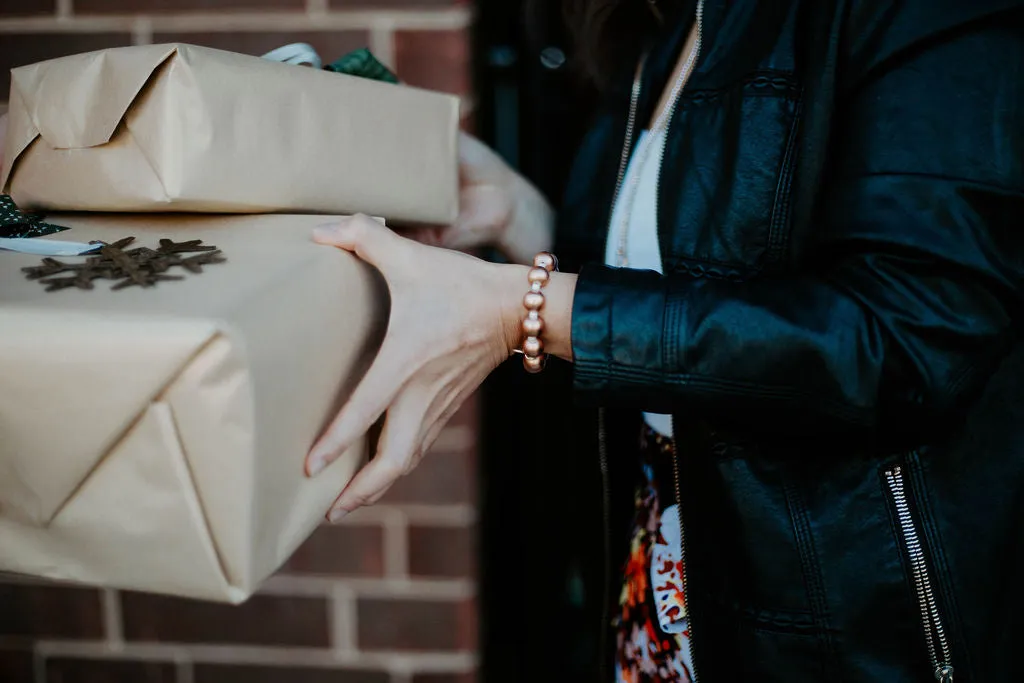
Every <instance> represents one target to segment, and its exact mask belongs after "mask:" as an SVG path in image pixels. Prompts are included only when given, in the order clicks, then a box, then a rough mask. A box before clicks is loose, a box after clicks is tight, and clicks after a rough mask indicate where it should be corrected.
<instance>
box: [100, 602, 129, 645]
mask: <svg viewBox="0 0 1024 683" xmlns="http://www.w3.org/2000/svg"><path fill="white" fill-rule="evenodd" d="M102 601H103V630H104V632H105V633H106V636H107V643H108V644H109V645H110V647H111V648H112V649H118V648H121V647H124V629H123V619H122V616H121V598H120V596H119V595H118V593H117V591H115V590H113V589H111V588H104V589H103V592H102Z"/></svg>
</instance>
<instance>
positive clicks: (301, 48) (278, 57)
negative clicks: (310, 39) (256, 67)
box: [263, 43, 323, 69]
mask: <svg viewBox="0 0 1024 683" xmlns="http://www.w3.org/2000/svg"><path fill="white" fill-rule="evenodd" d="M263 59H269V60H270V61H272V62H283V63H284V64H298V65H302V64H306V65H308V66H311V67H313V68H314V69H319V68H321V67H322V66H323V60H321V59H320V55H318V54H317V52H316V50H314V49H313V46H312V45H309V44H308V43H292V44H290V45H283V46H281V47H279V48H277V49H276V50H271V51H270V52H268V53H267V54H265V55H263Z"/></svg>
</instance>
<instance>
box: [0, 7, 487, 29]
mask: <svg viewBox="0 0 1024 683" xmlns="http://www.w3.org/2000/svg"><path fill="white" fill-rule="evenodd" d="M472 16H473V15H472V12H471V11H470V10H469V9H468V8H466V7H455V8H450V9H442V10H436V11H430V10H337V11H329V12H326V13H324V14H309V13H305V12H259V13H254V14H249V13H241V12H239V13H229V14H225V13H220V12H216V13H215V12H211V13H205V14H203V13H194V12H193V13H182V14H167V15H161V14H145V13H140V14H112V15H86V16H83V15H77V16H72V17H68V18H59V17H56V16H49V17H47V16H42V17H6V18H0V33H96V32H110V31H124V32H126V33H128V32H130V31H131V29H132V26H133V25H134V24H135V22H136V21H139V20H142V19H146V20H149V21H152V23H153V30H154V32H156V33H162V32H172V31H173V32H227V31H249V32H256V31H275V30H277V31H295V30H301V31H311V32H323V31H343V30H352V31H372V30H373V28H374V27H375V26H378V25H380V22H381V20H382V17H387V18H388V24H389V25H390V26H391V27H392V28H393V29H394V30H397V31H410V30H413V31H414V30H419V31H447V30H458V29H468V28H469V27H470V25H471V23H472Z"/></svg>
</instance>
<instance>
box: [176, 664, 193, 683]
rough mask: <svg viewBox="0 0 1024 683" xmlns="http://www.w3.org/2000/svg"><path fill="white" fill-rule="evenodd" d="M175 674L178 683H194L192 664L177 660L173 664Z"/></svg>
mask: <svg viewBox="0 0 1024 683" xmlns="http://www.w3.org/2000/svg"><path fill="white" fill-rule="evenodd" d="M175 673H177V677H178V683H195V671H194V669H193V668H192V662H186V661H184V660H178V662H177V663H176V664H175Z"/></svg>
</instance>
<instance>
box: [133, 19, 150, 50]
mask: <svg viewBox="0 0 1024 683" xmlns="http://www.w3.org/2000/svg"><path fill="white" fill-rule="evenodd" d="M152 42H153V20H152V19H150V18H149V17H139V18H138V19H136V20H135V22H134V23H133V24H132V45H149V44H150V43H152Z"/></svg>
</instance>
